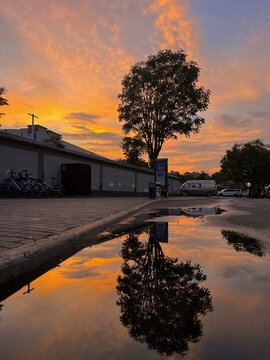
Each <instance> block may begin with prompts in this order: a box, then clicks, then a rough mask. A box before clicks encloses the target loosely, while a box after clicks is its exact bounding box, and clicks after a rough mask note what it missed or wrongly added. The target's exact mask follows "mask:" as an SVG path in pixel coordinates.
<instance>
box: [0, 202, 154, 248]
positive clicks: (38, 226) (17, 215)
mask: <svg viewBox="0 0 270 360" xmlns="http://www.w3.org/2000/svg"><path fill="white" fill-rule="evenodd" d="M148 201H149V199H148V198H147V197H145V198H143V197H138V198H133V197H132V198H131V197H129V198H124V197H123V198H116V197H114V198H89V197H79V198H63V199H0V214H1V217H0V252H1V255H2V254H3V251H4V250H3V249H7V246H8V245H9V246H10V247H9V248H11V246H12V248H14V247H19V246H22V245H24V244H27V243H29V241H30V242H31V241H38V240H40V239H43V238H46V237H48V236H51V235H56V234H60V233H62V232H64V231H65V230H68V229H72V228H75V227H77V226H82V225H86V224H90V223H91V222H93V221H95V220H98V219H102V218H106V217H108V216H110V215H112V214H114V213H117V212H120V211H122V210H126V209H130V208H132V207H135V206H137V205H140V204H143V203H146V202H148ZM7 238H8V239H7ZM1 239H2V240H1ZM1 244H2V247H1Z"/></svg>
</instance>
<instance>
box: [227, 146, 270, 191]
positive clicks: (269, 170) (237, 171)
mask: <svg viewBox="0 0 270 360" xmlns="http://www.w3.org/2000/svg"><path fill="white" fill-rule="evenodd" d="M220 164H221V169H222V171H223V172H224V173H225V174H228V176H229V178H230V180H233V181H235V182H236V183H243V182H250V183H251V188H250V189H251V191H250V192H251V195H258V194H259V193H260V191H261V189H262V188H263V185H264V184H266V183H269V182H270V150H269V146H268V145H265V144H264V143H263V142H262V141H261V140H259V139H257V140H252V141H249V142H247V143H245V144H234V145H233V147H232V149H231V150H227V152H226V154H225V155H224V156H223V158H222V159H221V161H220Z"/></svg>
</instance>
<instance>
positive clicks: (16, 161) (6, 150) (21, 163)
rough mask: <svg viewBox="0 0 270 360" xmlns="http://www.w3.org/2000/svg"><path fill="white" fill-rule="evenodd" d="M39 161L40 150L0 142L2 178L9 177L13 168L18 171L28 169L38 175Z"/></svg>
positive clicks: (0, 176)
mask: <svg viewBox="0 0 270 360" xmlns="http://www.w3.org/2000/svg"><path fill="white" fill-rule="evenodd" d="M37 163H38V152H34V151H31V150H27V149H21V148H19V149H18V148H15V147H10V146H5V145H1V144H0V180H2V179H3V178H6V177H9V176H10V170H11V169H14V171H15V172H17V173H18V172H19V171H21V170H27V171H28V172H29V173H31V174H32V175H33V177H37V176H38V167H37Z"/></svg>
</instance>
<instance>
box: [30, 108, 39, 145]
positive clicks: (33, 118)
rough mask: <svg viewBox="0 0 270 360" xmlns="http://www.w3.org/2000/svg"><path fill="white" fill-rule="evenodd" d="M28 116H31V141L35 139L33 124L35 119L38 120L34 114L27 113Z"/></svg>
mask: <svg viewBox="0 0 270 360" xmlns="http://www.w3.org/2000/svg"><path fill="white" fill-rule="evenodd" d="M28 115H30V116H32V135H33V139H35V132H34V122H35V118H36V119H38V117H37V116H36V115H35V114H30V113H28Z"/></svg>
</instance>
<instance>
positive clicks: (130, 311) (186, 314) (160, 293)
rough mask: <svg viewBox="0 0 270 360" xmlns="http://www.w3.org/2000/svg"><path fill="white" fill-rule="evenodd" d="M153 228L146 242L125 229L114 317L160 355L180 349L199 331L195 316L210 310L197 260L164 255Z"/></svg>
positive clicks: (199, 334)
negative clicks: (118, 313) (117, 298)
mask: <svg viewBox="0 0 270 360" xmlns="http://www.w3.org/2000/svg"><path fill="white" fill-rule="evenodd" d="M153 231H154V228H152V229H151V230H150V233H149V241H148V242H147V243H142V242H141V241H140V240H139V238H138V235H137V234H130V235H129V236H128V237H127V239H126V240H125V241H124V243H123V245H122V252H121V255H122V257H123V259H124V263H123V264H122V273H123V275H121V276H119V277H118V286H117V292H118V294H119V300H118V301H117V304H118V305H119V306H120V309H121V317H120V320H121V322H122V324H123V325H124V326H126V327H127V328H128V331H129V334H130V336H131V337H133V338H134V339H135V340H136V341H139V342H142V343H144V342H145V343H147V346H148V347H149V349H151V350H156V351H158V352H159V353H160V354H161V355H167V356H171V355H173V354H174V353H177V354H182V355H184V353H185V352H186V351H187V350H188V349H189V342H197V341H199V339H200V337H201V336H202V323H201V320H200V318H199V316H200V315H205V314H206V313H207V312H208V311H212V310H213V308H212V298H211V295H210V292H209V290H208V289H206V288H204V287H200V286H199V283H200V282H202V281H204V280H205V279H206V276H205V275H204V274H203V272H202V270H201V268H200V265H198V264H195V265H192V264H191V262H190V261H187V262H181V263H179V262H178V261H177V259H174V258H170V257H167V256H165V255H164V254H163V251H162V248H161V246H160V244H159V243H158V242H155V241H154V240H153V239H154V233H153Z"/></svg>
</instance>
